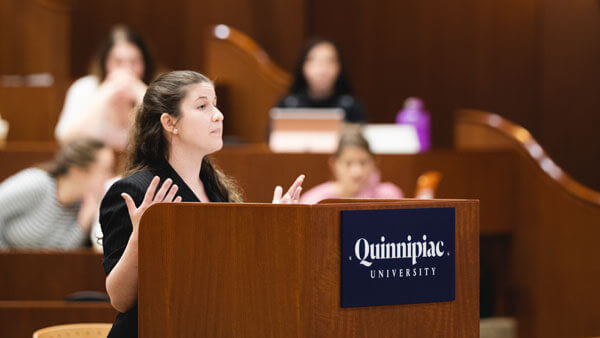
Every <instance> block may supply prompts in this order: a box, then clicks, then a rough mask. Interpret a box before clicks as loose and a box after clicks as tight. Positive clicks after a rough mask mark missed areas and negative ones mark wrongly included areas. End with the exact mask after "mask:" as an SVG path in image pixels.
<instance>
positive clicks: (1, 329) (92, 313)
mask: <svg viewBox="0 0 600 338" xmlns="http://www.w3.org/2000/svg"><path fill="white" fill-rule="evenodd" d="M116 315H117V312H116V311H115V310H114V309H113V308H112V307H111V305H110V304H109V303H97V302H64V301H0V337H7V338H28V337H31V335H32V334H33V332H34V331H35V330H38V329H41V328H44V327H48V326H53V325H61V324H72V323H99V322H100V323H112V322H113V321H114V320H115V317H116Z"/></svg>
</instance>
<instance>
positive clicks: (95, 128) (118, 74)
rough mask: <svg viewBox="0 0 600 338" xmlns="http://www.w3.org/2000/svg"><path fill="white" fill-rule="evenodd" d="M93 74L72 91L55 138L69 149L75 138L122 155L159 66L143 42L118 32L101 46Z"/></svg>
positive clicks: (122, 29)
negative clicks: (98, 142) (87, 139)
mask: <svg viewBox="0 0 600 338" xmlns="http://www.w3.org/2000/svg"><path fill="white" fill-rule="evenodd" d="M91 73H92V74H91V75H87V76H85V77H82V78H80V79H78V80H77V81H75V82H74V83H73V85H71V87H70V88H69V90H68V92H67V97H66V99H65V103H64V106H63V111H62V113H61V115H60V118H59V121H58V124H57V126H56V130H55V135H56V138H57V140H58V141H59V142H60V143H65V142H67V141H69V140H71V139H73V138H75V137H82V136H84V137H93V138H96V139H99V140H101V141H103V142H104V143H105V144H106V145H107V146H109V147H112V148H114V149H116V150H119V151H122V150H124V148H125V144H126V143H127V135H128V132H129V128H130V127H131V125H132V123H133V121H132V119H133V116H134V113H133V110H134V107H135V106H136V105H138V104H139V103H141V101H142V98H143V97H144V93H145V92H146V87H147V86H146V84H147V83H149V82H150V81H151V80H152V77H153V74H154V63H153V61H152V58H151V56H150V54H149V52H148V49H147V47H146V45H145V43H144V42H143V41H142V39H141V38H140V37H139V36H138V35H137V34H136V33H134V32H133V31H131V30H130V29H128V28H126V27H123V26H117V27H115V28H114V29H113V30H112V31H111V32H110V35H109V36H108V37H107V38H106V40H105V41H104V42H103V43H102V44H101V45H100V47H99V49H98V51H97V55H96V58H95V60H94V62H93V64H92V72H91Z"/></svg>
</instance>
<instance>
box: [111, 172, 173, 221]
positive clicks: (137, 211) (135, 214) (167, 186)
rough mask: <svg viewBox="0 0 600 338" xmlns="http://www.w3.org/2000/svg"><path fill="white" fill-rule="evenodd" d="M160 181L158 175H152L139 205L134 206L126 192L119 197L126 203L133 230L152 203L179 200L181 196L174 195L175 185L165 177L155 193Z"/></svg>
mask: <svg viewBox="0 0 600 338" xmlns="http://www.w3.org/2000/svg"><path fill="white" fill-rule="evenodd" d="M159 182H160V177H158V176H154V178H153V179H152V182H150V185H149V186H148V189H146V195H145V196H144V200H143V201H142V204H140V206H139V207H136V206H135V202H134V201H133V198H131V196H129V194H127V193H122V194H121V197H123V199H124V200H125V204H127V211H129V218H130V219H131V224H132V225H133V231H134V232H135V231H137V229H138V227H139V225H140V219H141V218H142V215H143V214H144V212H145V211H146V209H148V208H149V207H150V206H151V205H152V204H155V203H160V202H181V196H177V197H175V194H176V193H177V189H178V187H177V185H175V184H173V180H171V179H170V178H167V179H166V180H165V181H164V182H163V184H162V186H161V187H160V189H159V190H158V192H157V193H156V195H155V194H154V192H155V191H156V188H157V187H158V183H159Z"/></svg>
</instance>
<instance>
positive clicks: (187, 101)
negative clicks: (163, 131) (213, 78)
mask: <svg viewBox="0 0 600 338" xmlns="http://www.w3.org/2000/svg"><path fill="white" fill-rule="evenodd" d="M180 112H181V116H180V118H179V119H178V121H177V123H176V125H175V127H176V128H177V130H178V132H177V134H176V135H177V137H178V141H179V143H181V144H182V145H185V146H191V147H192V148H195V149H198V150H200V151H201V152H202V153H204V154H205V155H208V154H211V153H214V152H215V151H218V150H220V149H221V148H222V147H223V137H222V136H223V118H224V117H223V114H221V111H220V110H219V109H218V108H217V96H216V94H215V88H214V87H213V85H212V84H211V83H206V82H204V83H197V84H193V85H190V86H188V89H187V94H186V96H185V97H184V99H183V100H182V101H181V105H180Z"/></svg>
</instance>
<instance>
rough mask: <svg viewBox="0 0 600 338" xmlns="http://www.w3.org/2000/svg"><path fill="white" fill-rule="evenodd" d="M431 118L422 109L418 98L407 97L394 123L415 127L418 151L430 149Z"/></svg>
mask: <svg viewBox="0 0 600 338" xmlns="http://www.w3.org/2000/svg"><path fill="white" fill-rule="evenodd" d="M430 120H431V118H430V117H429V112H428V111H427V110H425V108H424V107H423V101H422V100H421V99H419V98H418V97H409V98H407V99H406V100H405V101H404V108H402V110H400V111H399V112H398V115H396V123H398V124H408V125H412V126H414V127H415V130H416V132H417V136H418V138H419V143H420V145H421V146H420V151H421V152H424V151H427V150H429V149H430V148H431V128H430V123H431V121H430Z"/></svg>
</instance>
